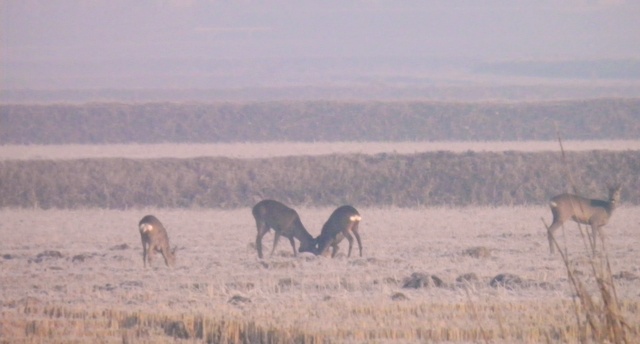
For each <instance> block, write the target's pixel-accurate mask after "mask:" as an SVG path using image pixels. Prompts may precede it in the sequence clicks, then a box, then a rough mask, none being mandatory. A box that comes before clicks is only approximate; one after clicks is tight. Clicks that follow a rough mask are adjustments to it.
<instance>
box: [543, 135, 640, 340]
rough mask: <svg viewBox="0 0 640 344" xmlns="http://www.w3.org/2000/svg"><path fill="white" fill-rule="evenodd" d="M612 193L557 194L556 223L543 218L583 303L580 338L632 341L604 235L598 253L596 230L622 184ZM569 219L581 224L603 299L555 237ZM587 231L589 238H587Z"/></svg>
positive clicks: (579, 309)
mask: <svg viewBox="0 0 640 344" xmlns="http://www.w3.org/2000/svg"><path fill="white" fill-rule="evenodd" d="M558 142H559V144H560V150H561V153H562V162H563V164H564V166H567V164H566V157H565V153H564V148H563V146H562V140H561V138H560V136H559V135H558ZM566 172H567V178H568V179H569V182H570V184H571V186H572V188H573V190H574V191H575V190H577V188H576V185H575V183H574V182H573V177H572V175H571V172H570V170H569V169H568V168H567V169H566ZM576 193H577V192H576ZM609 196H610V197H609V201H608V202H606V201H597V200H589V199H586V198H582V197H579V196H575V195H567V194H563V195H560V196H557V197H554V198H553V199H552V204H551V207H552V211H553V215H554V219H553V223H552V224H551V226H548V225H547V224H546V222H545V221H544V219H542V222H543V224H544V226H545V227H546V229H547V237H548V240H549V247H550V250H551V252H552V253H553V251H554V250H553V248H554V247H556V248H557V249H558V251H559V252H560V256H561V258H562V261H563V262H564V265H565V268H566V270H567V275H568V278H569V281H570V282H571V286H572V288H573V290H574V291H575V293H576V296H577V298H578V299H579V300H580V305H578V304H577V303H574V308H575V312H576V321H577V325H578V329H579V330H580V334H579V340H580V342H583V343H584V342H588V341H589V334H590V337H591V340H595V341H596V342H601V343H603V342H608V343H628V341H627V335H626V330H627V329H629V330H630V331H633V329H632V328H631V327H630V326H629V325H628V324H627V323H626V321H625V320H624V317H623V315H622V313H621V311H620V304H619V301H618V297H617V294H616V289H615V285H614V283H613V277H612V273H611V266H610V264H609V256H608V254H607V251H606V246H605V242H604V239H603V238H602V236H600V238H601V241H602V252H601V253H598V252H597V251H596V233H597V232H598V230H599V228H600V227H601V226H602V225H604V224H606V223H607V221H608V219H609V218H610V217H611V214H612V212H613V209H614V208H615V205H616V203H617V202H618V201H619V199H620V187H619V186H618V187H616V188H613V189H611V190H610V195H609ZM569 218H571V219H573V220H574V221H575V222H576V223H577V225H578V229H579V231H580V235H581V236H582V238H583V242H585V246H586V247H585V249H586V252H590V253H587V255H588V258H589V259H588V262H589V266H590V267H591V272H592V274H593V277H594V279H595V281H596V284H597V287H598V291H599V292H600V302H598V301H597V300H595V297H594V296H593V295H591V294H590V293H589V291H588V290H587V288H586V286H585V284H584V283H583V281H582V280H580V279H579V278H578V276H577V275H576V274H575V270H574V268H573V264H572V262H571V260H570V259H569V256H568V252H567V251H566V250H565V251H562V249H561V248H560V245H559V244H558V242H557V241H556V240H555V238H554V236H553V231H555V230H556V229H557V228H558V227H560V226H562V223H563V222H564V220H567V219H569ZM580 224H589V225H591V227H592V228H591V229H592V231H591V235H590V234H589V233H588V231H583V229H582V227H581V225H580ZM585 232H586V233H587V234H586V235H587V237H588V238H586V239H585ZM586 242H588V243H589V245H587V244H586ZM581 315H582V316H583V319H584V323H583V322H582V320H581V319H582V317H581ZM589 332H590V333H589Z"/></svg>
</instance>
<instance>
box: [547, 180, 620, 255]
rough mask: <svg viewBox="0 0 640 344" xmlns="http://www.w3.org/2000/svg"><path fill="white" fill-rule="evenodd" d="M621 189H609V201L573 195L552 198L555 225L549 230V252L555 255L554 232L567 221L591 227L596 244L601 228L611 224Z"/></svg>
mask: <svg viewBox="0 0 640 344" xmlns="http://www.w3.org/2000/svg"><path fill="white" fill-rule="evenodd" d="M620 191H621V187H620V186H616V187H610V188H609V200H607V201H603V200H598V199H588V198H584V197H580V196H576V195H571V194H567V193H564V194H561V195H558V196H555V197H553V198H551V201H550V202H549V205H550V207H551V212H552V213H553V223H551V226H549V228H548V229H547V239H548V240H549V250H550V252H551V254H553V253H554V245H553V232H555V231H556V230H557V229H558V228H559V227H560V226H562V224H563V223H564V222H565V221H567V220H572V221H575V222H577V223H581V224H585V225H590V226H591V234H592V238H593V239H592V240H593V241H592V243H593V244H594V246H593V247H594V248H595V242H596V234H597V233H599V231H600V227H602V226H604V225H606V224H607V222H609V219H610V218H611V215H612V214H613V211H614V210H615V208H616V205H617V203H618V202H619V201H620Z"/></svg>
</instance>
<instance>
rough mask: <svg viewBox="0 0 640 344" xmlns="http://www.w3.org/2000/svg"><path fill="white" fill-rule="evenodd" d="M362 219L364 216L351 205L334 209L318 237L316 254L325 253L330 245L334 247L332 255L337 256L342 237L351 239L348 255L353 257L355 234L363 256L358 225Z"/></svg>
mask: <svg viewBox="0 0 640 344" xmlns="http://www.w3.org/2000/svg"><path fill="white" fill-rule="evenodd" d="M361 220H362V217H361V216H360V214H359V213H358V211H357V210H356V209H355V208H354V207H352V206H350V205H343V206H341V207H339V208H338V209H336V210H334V211H333V213H332V214H331V216H329V219H328V220H327V222H326V223H325V224H324V226H322V232H321V233H320V235H319V236H318V237H317V238H316V241H317V242H318V248H317V249H316V254H318V255H325V254H326V253H327V251H328V250H329V247H332V248H333V250H332V252H331V257H332V258H333V257H335V256H336V253H337V252H338V244H339V243H340V242H341V241H342V239H344V238H347V240H348V241H349V254H348V257H351V248H352V247H353V236H355V237H356V240H358V248H359V249H360V257H362V241H361V240H360V234H358V225H359V224H360V221H361ZM351 234H353V236H352V235H351Z"/></svg>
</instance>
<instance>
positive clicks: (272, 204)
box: [138, 186, 621, 267]
mask: <svg viewBox="0 0 640 344" xmlns="http://www.w3.org/2000/svg"><path fill="white" fill-rule="evenodd" d="M620 192H621V187H620V186H616V187H611V188H609V199H608V200H606V201H605V200H596V199H588V198H584V197H580V196H576V195H572V194H567V193H565V194H561V195H558V196H555V197H553V198H551V201H550V202H549V206H550V207H551V213H552V214H553V222H552V223H551V226H549V227H548V228H547V238H548V240H549V251H550V252H551V253H552V254H553V253H554V239H553V233H554V232H555V231H556V230H557V229H558V228H560V227H561V226H562V225H563V224H564V222H566V221H568V220H572V221H574V222H577V223H581V224H586V225H589V226H591V230H592V239H593V243H595V240H596V239H595V238H596V235H597V234H598V233H599V232H600V228H601V227H602V226H604V225H606V224H607V222H608V221H609V219H610V218H611V215H612V214H613V211H614V210H615V208H616V206H617V204H618V203H619V201H620ZM252 213H253V217H254V218H255V220H256V227H257V229H258V235H257V237H256V249H257V251H258V257H260V258H262V257H263V254H262V237H263V236H264V235H265V234H267V233H268V232H269V230H270V229H273V230H274V231H275V237H274V240H273V248H272V249H271V254H273V252H274V251H275V248H276V245H277V244H278V240H279V239H280V237H281V236H284V237H285V238H287V239H289V241H290V242H291V247H292V248H293V253H294V255H296V254H297V252H296V248H295V241H294V238H295V239H298V241H300V248H299V251H300V252H311V253H314V254H316V255H324V254H326V253H327V251H328V249H329V247H331V248H332V249H333V251H332V253H331V256H332V257H334V256H335V255H336V253H337V251H338V243H340V241H342V240H343V239H344V238H346V239H347V240H348V241H349V253H348V256H351V249H352V247H353V236H355V237H356V240H357V241H358V248H359V250H360V256H362V242H361V240H360V235H359V234H358V225H359V223H360V220H361V219H362V218H361V217H360V214H359V213H358V211H357V210H356V209H355V208H354V207H352V206H349V205H345V206H341V207H339V208H338V209H336V210H335V211H334V212H333V213H332V214H331V216H330V217H329V220H327V222H326V223H325V224H324V226H323V227H322V231H321V233H320V235H319V236H318V237H317V238H313V236H311V234H309V232H308V231H307V230H306V228H305V227H304V225H303V224H302V221H301V220H300V216H298V213H297V212H296V211H295V210H293V209H291V208H289V207H287V206H286V205H284V204H282V203H280V202H278V201H274V200H263V201H260V202H259V203H258V204H256V205H255V206H254V207H253V209H252ZM138 227H139V230H140V236H141V238H142V249H143V256H142V259H143V262H144V266H145V267H146V266H147V263H151V256H152V253H153V251H157V252H160V253H162V256H163V257H164V261H165V264H166V265H167V266H172V265H174V263H175V254H174V252H173V251H172V250H171V249H170V247H169V238H168V236H167V231H166V230H165V228H164V226H163V225H162V223H160V221H159V220H158V219H157V218H156V217H155V216H153V215H147V216H145V217H144V218H142V220H140V222H139V224H138ZM352 234H353V235H352Z"/></svg>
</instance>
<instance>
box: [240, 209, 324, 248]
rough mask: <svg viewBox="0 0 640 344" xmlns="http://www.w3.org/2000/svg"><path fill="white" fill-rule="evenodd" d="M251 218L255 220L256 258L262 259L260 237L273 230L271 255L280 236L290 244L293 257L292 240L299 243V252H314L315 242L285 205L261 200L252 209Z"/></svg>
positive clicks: (294, 246)
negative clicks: (256, 230)
mask: <svg viewBox="0 0 640 344" xmlns="http://www.w3.org/2000/svg"><path fill="white" fill-rule="evenodd" d="M252 213H253V217H254V218H255V219H256V227H257V229H258V235H257V236H256V249H257V250H258V257H259V258H262V237H263V236H264V235H265V234H267V233H268V232H269V229H273V231H274V232H275V237H274V239H273V248H272V249H271V254H272V255H273V252H274V251H275V250H276V245H278V240H280V236H284V237H285V238H287V239H289V241H290V242H291V247H292V248H293V255H294V256H297V252H296V245H295V242H294V240H293V238H296V239H298V240H299V241H300V249H299V251H300V252H314V250H315V247H316V242H315V240H314V239H313V237H312V236H311V234H309V232H307V229H306V228H304V225H302V221H300V216H298V213H297V212H296V211H295V210H293V209H291V208H289V207H287V206H286V205H284V204H282V203H280V202H278V201H274V200H270V199H267V200H263V201H260V202H258V204H256V205H255V206H254V207H253V209H252Z"/></svg>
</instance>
